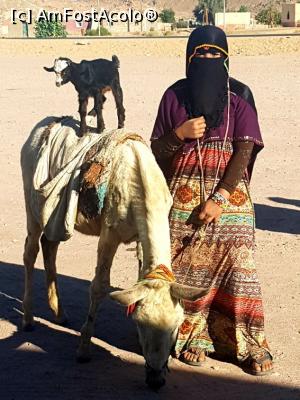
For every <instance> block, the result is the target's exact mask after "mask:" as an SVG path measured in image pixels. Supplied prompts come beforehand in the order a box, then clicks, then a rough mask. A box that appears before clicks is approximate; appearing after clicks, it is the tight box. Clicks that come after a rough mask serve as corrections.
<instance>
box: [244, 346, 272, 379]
mask: <svg viewBox="0 0 300 400" xmlns="http://www.w3.org/2000/svg"><path fill="white" fill-rule="evenodd" d="M272 360H273V357H272V356H271V354H270V353H269V352H268V351H267V350H265V349H260V351H258V352H256V353H255V354H250V355H249V356H248V357H247V358H246V359H245V360H244V361H242V362H241V364H240V365H241V368H242V369H243V371H245V372H247V373H248V374H251V375H256V376H266V375H271V374H272V373H273V367H272V368H271V369H268V370H266V371H257V370H256V369H255V368H254V366H253V363H256V364H258V365H260V366H262V364H263V363H264V362H265V361H272Z"/></svg>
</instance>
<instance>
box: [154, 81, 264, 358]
mask: <svg viewBox="0 0 300 400" xmlns="http://www.w3.org/2000/svg"><path fill="white" fill-rule="evenodd" d="M250 93H251V92H250ZM183 94H184V81H179V82H177V83H176V84H175V85H173V86H172V87H171V88H169V89H168V90H167V91H166V92H165V94H164V96H163V98H162V101H161V103H160V107H159V111H158V115H157V119H156V122H155V126H154V130H153V134H152V138H151V140H152V141H153V140H156V139H159V138H160V137H162V136H164V135H166V134H170V132H172V130H174V129H175V128H176V126H180V125H181V124H182V123H183V122H184V121H185V120H187V118H188V117H187V113H186V110H185V108H184V106H183V105H182V102H181V100H180V99H181V97H182V96H183ZM251 96H252V94H251ZM252 101H253V98H252ZM230 120H231V123H230V129H229V136H228V141H227V142H226V146H225V151H224V153H223V155H222V159H221V168H220V171H219V176H218V177H217V182H218V180H219V179H220V178H221V177H222V176H223V174H224V170H225V168H226V165H227V164H228V162H229V160H230V158H231V155H232V153H233V145H232V143H233V141H234V140H239V141H240V140H242V141H243V140H244V141H253V142H254V143H255V146H256V150H255V151H256V153H257V152H258V151H259V149H260V148H262V146H263V144H262V140H261V136H260V130H259V125H258V121H257V115H256V112H255V106H254V101H253V104H251V102H249V101H245V100H244V99H243V98H242V96H240V95H238V94H237V93H232V94H231V110H230ZM225 125H226V110H225V111H224V123H223V125H222V126H220V128H217V129H215V130H212V131H211V132H208V135H207V136H206V139H207V140H205V141H204V144H203V146H202V150H201V155H202V157H201V158H202V160H203V161H202V162H203V172H204V174H203V175H204V182H203V181H202V179H201V174H200V170H199V160H198V152H197V148H196V147H195V143H189V144H187V145H186V146H185V147H184V149H183V150H180V151H178V152H177V153H176V154H175V156H174V158H173V159H172V162H171V164H170V165H168V173H167V178H168V184H169V188H170V191H171V193H172V196H173V199H174V203H173V207H172V209H171V213H170V231H171V246H172V258H173V261H172V270H173V272H174V274H175V276H176V279H177V282H179V283H184V284H188V285H192V286H196V287H204V288H207V289H208V294H207V295H206V296H205V297H203V298H201V299H200V300H198V301H196V302H187V301H186V302H184V310H185V320H184V322H183V324H182V326H181V327H180V329H179V334H178V340H177V343H176V348H175V354H176V356H177V357H179V356H180V354H181V353H182V352H184V351H185V350H189V349H193V348H196V349H197V350H199V349H202V350H204V351H205V352H206V353H211V352H216V353H218V354H220V355H225V356H231V357H234V358H237V359H238V360H239V361H243V360H245V359H246V358H247V357H248V356H249V355H254V356H255V355H256V354H259V353H261V352H262V351H263V349H265V350H267V351H268V352H269V350H268V344H267V341H266V339H265V334H264V314H263V307H262V295H261V288H260V283H259V280H258V277H257V272H256V268H255V263H254V230H255V221H254V208H253V204H252V201H251V197H250V194H249V187H248V181H249V174H248V175H247V173H245V176H244V178H243V179H242V180H241V181H240V183H239V184H238V186H237V187H236V189H235V191H234V192H233V193H232V195H231V196H230V200H229V207H228V208H227V209H226V210H225V211H223V213H222V215H221V218H220V220H219V222H218V223H211V224H209V225H208V226H207V228H205V226H202V227H201V226H200V225H199V219H198V217H197V216H198V215H199V210H200V208H201V205H202V204H203V202H204V196H203V185H205V190H206V192H207V193H210V191H211V188H212V186H213V181H214V179H215V175H216V171H217V164H218V161H219V158H220V154H221V147H222V142H223V138H224V131H225ZM256 153H255V154H254V155H253V160H255V156H256ZM252 166H253V165H252ZM252 166H250V168H248V172H249V173H250V174H251V170H252Z"/></svg>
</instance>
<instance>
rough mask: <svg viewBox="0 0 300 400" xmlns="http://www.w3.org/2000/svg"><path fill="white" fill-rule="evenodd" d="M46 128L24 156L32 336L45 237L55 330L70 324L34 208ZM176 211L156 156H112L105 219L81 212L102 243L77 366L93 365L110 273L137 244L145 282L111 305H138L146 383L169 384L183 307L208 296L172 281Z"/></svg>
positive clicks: (135, 145) (133, 152) (27, 308)
mask: <svg viewBox="0 0 300 400" xmlns="http://www.w3.org/2000/svg"><path fill="white" fill-rule="evenodd" d="M45 121H46V122H45ZM49 122H51V120H49V119H48V120H44V121H42V122H41V123H40V124H38V125H37V126H36V127H35V128H34V129H33V131H32V132H31V134H30V137H29V138H28V140H27V141H26V143H25V144H24V146H23V148H22V152H21V166H22V174H23V183H24V193H25V203H26V214H27V238H26V241H25V250H24V265H25V293H24V300H23V308H24V317H23V328H24V329H25V330H30V329H32V328H33V314H32V274H33V269H34V264H35V261H36V257H37V254H38V251H39V239H40V237H41V246H42V251H43V258H44V267H45V270H46V275H47V288H48V301H49V306H50V308H51V310H52V311H53V313H54V316H55V320H56V322H57V323H63V322H65V314H64V311H63V308H62V305H61V301H60V297H59V294H58V290H57V278H56V254H57V249H58V245H59V242H54V241H50V240H48V239H47V237H46V236H45V234H42V233H43V232H42V229H41V227H40V224H39V222H38V220H37V218H36V217H34V210H32V206H31V196H32V190H33V176H34V169H35V164H36V160H37V157H38V153H39V149H40V147H41V143H42V137H43V135H44V132H45V129H47V124H49ZM73 133H74V132H73ZM171 204H172V198H171V195H170V193H169V190H168V187H167V184H166V181H165V179H164V176H163V174H162V172H161V170H160V168H159V167H158V165H157V163H156V161H155V159H154V157H153V155H152V153H151V150H150V149H149V148H148V147H147V146H146V145H145V144H144V143H142V142H140V141H136V140H127V141H125V142H124V143H122V144H120V145H118V146H117V147H116V149H115V152H114V156H113V159H112V174H111V177H110V180H109V184H108V189H107V194H106V198H105V203H104V208H103V210H102V212H101V216H99V217H98V218H95V219H86V218H85V217H84V216H83V215H82V214H81V213H80V212H79V211H78V212H77V218H76V223H75V229H76V230H78V231H79V232H81V233H84V234H88V235H97V236H99V244H98V258H97V267H96V274H95V277H94V279H93V281H92V283H91V287H90V306H89V311H88V316H87V319H86V322H85V323H84V325H83V327H82V329H81V339H80V345H79V349H78V353H77V356H78V359H79V360H81V361H84V360H88V359H89V358H90V352H89V348H90V341H91V337H92V335H93V328H94V323H95V318H96V312H97V308H98V305H99V303H100V302H101V300H102V299H103V298H104V297H105V296H106V295H107V293H108V291H109V287H110V268H111V265H112V261H113V258H114V255H115V253H116V250H117V248H118V245H119V244H120V243H130V242H132V241H138V242H140V243H141V247H142V254H143V257H142V263H141V264H142V265H141V268H140V280H139V282H138V283H137V284H135V285H134V286H133V287H131V288H130V289H126V290H122V291H117V292H113V293H111V297H112V298H113V299H114V300H116V301H118V302H119V303H121V304H123V305H125V306H129V305H132V304H135V309H134V311H133V314H132V315H133V318H134V320H135V322H136V324H137V328H138V334H139V340H140V344H141V347H142V351H143V355H144V358H145V360H146V382H147V384H148V385H149V386H150V387H151V388H154V389H158V388H160V387H161V386H162V385H164V383H165V374H166V370H167V364H168V359H169V356H170V353H171V350H172V347H173V346H174V343H175V340H176V335H177V330H178V327H179V325H180V324H181V323H182V321H183V310H182V307H181V305H180V299H186V300H191V301H193V300H195V299H197V298H199V297H201V296H203V295H204V294H205V293H206V290H205V289H199V288H191V287H188V286H185V285H180V284H178V283H176V282H175V281H174V279H173V276H172V272H171V255H170V254H171V251H170V234H169V223H168V214H169V211H170V207H171ZM41 235H42V236H41Z"/></svg>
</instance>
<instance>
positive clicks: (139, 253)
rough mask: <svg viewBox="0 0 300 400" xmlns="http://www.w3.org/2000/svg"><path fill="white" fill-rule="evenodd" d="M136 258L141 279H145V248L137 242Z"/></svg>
mask: <svg viewBox="0 0 300 400" xmlns="http://www.w3.org/2000/svg"><path fill="white" fill-rule="evenodd" d="M136 257H137V259H138V268H139V279H142V278H143V247H142V243H141V242H140V241H137V242H136Z"/></svg>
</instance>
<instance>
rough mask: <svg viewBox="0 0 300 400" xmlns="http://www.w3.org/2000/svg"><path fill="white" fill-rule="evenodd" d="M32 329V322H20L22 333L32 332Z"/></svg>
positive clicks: (33, 327)
mask: <svg viewBox="0 0 300 400" xmlns="http://www.w3.org/2000/svg"><path fill="white" fill-rule="evenodd" d="M34 329H35V326H34V323H33V322H25V321H23V322H22V330H23V331H24V332H32V331H34Z"/></svg>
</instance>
